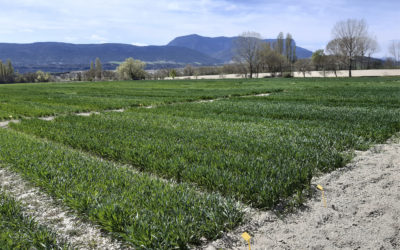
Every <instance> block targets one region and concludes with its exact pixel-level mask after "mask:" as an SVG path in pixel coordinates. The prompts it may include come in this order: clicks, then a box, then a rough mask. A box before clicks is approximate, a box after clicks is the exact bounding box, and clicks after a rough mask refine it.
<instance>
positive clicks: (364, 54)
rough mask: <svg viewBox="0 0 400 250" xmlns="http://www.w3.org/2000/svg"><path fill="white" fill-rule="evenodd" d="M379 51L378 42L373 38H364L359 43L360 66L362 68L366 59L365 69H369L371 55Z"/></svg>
mask: <svg viewBox="0 0 400 250" xmlns="http://www.w3.org/2000/svg"><path fill="white" fill-rule="evenodd" d="M378 49H379V46H378V42H377V41H376V39H375V38H373V37H364V38H362V39H361V41H360V59H361V66H362V67H364V61H365V59H366V58H367V68H369V65H370V61H371V55H372V54H374V53H375V52H377V51H378Z"/></svg>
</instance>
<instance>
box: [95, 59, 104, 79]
mask: <svg viewBox="0 0 400 250" xmlns="http://www.w3.org/2000/svg"><path fill="white" fill-rule="evenodd" d="M94 71H95V78H96V80H98V81H101V79H102V74H103V66H102V65H101V61H100V58H98V57H97V58H96V62H95V66H94Z"/></svg>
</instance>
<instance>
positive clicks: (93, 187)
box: [0, 130, 243, 249]
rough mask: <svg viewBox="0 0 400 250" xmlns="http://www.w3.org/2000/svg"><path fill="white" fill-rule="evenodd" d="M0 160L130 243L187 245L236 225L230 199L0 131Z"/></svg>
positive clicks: (237, 216) (238, 212)
mask: <svg viewBox="0 0 400 250" xmlns="http://www.w3.org/2000/svg"><path fill="white" fill-rule="evenodd" d="M0 162H3V163H7V164H9V165H10V166H11V168H12V169H13V170H14V171H16V172H19V173H20V174H21V175H22V176H23V177H25V178H26V179H28V180H30V181H31V182H33V183H35V184H36V185H37V186H40V187H42V188H44V189H45V190H46V191H47V192H48V193H50V194H51V195H53V196H55V197H57V198H59V199H61V200H63V202H64V203H65V204H66V205H67V206H69V207H71V208H73V209H75V210H77V211H78V212H79V213H80V214H82V215H84V216H85V217H86V218H88V219H90V220H91V221H94V222H96V223H98V224H99V225H100V226H101V227H102V228H103V229H104V230H106V231H109V232H110V233H112V234H113V235H114V236H115V237H117V238H121V239H123V240H125V241H126V242H127V243H129V244H131V245H132V246H135V247H139V248H151V249H171V248H187V247H188V246H189V244H199V243H201V239H202V238H203V237H204V238H206V239H209V240H212V239H216V238H217V237H219V236H220V235H221V233H222V232H223V231H227V230H230V229H232V228H234V227H235V226H237V225H238V224H239V223H240V222H241V221H242V219H243V213H242V212H241V210H240V209H239V208H238V207H237V205H236V203H234V202H233V201H230V200H227V199H224V198H221V197H220V196H219V195H215V194H200V193H198V192H196V191H195V190H193V188H191V187H189V186H188V185H185V184H180V185H173V184H170V183H166V182H164V181H160V180H156V179H154V178H151V177H149V176H148V175H145V174H136V173H133V172H132V171H130V170H127V169H125V168H123V167H120V166H115V165H113V164H111V163H108V162H105V161H100V160H98V159H95V158H91V157H88V156H83V155H82V153H79V152H76V151H74V150H71V149H68V148H65V147H63V146H60V145H58V144H55V143H50V142H43V141H40V140H38V139H35V138H32V137H30V136H27V135H23V134H20V133H17V132H12V131H7V130H0Z"/></svg>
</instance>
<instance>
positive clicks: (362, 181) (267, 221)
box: [207, 137, 400, 250]
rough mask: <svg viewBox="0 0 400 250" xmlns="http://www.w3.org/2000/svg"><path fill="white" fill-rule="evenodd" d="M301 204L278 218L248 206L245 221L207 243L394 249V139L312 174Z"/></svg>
mask: <svg viewBox="0 0 400 250" xmlns="http://www.w3.org/2000/svg"><path fill="white" fill-rule="evenodd" d="M313 183H314V184H315V185H318V184H319V185H321V186H323V188H324V190H325V197H326V200H327V207H326V208H325V207H324V203H323V201H322V194H321V192H320V191H319V190H317V189H315V193H314V195H313V198H312V199H311V200H309V201H308V202H307V203H306V204H305V207H304V208H302V209H300V210H299V211H297V212H296V213H292V214H290V215H287V216H284V217H283V218H278V217H277V216H276V215H275V214H273V213H272V212H252V213H251V217H252V218H251V220H250V222H249V223H248V224H247V225H245V226H242V227H241V228H239V229H237V230H235V231H234V232H231V233H229V234H227V235H225V236H224V237H223V238H222V239H220V240H218V241H216V242H213V243H212V244H210V245H209V246H208V247H207V249H216V248H224V249H243V250H245V249H248V246H247V244H246V243H245V241H244V240H243V239H242V238H241V237H240V235H241V234H242V233H243V232H244V231H247V232H249V233H250V234H251V235H252V236H253V238H252V249H400V140H399V138H398V137H397V139H392V140H391V141H389V142H388V144H384V145H376V146H374V147H373V148H372V149H370V150H368V151H365V152H358V153H357V156H356V158H355V159H354V160H353V161H352V162H351V163H350V164H348V165H347V166H346V167H345V168H342V169H339V170H337V171H334V172H332V173H330V174H327V175H324V176H322V177H320V178H316V179H314V180H313Z"/></svg>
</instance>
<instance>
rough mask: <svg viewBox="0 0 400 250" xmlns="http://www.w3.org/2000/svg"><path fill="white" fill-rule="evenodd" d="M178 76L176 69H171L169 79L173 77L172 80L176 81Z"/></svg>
mask: <svg viewBox="0 0 400 250" xmlns="http://www.w3.org/2000/svg"><path fill="white" fill-rule="evenodd" d="M176 75H177V72H176V70H175V69H171V70H170V71H169V77H171V78H172V79H175V77H176Z"/></svg>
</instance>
